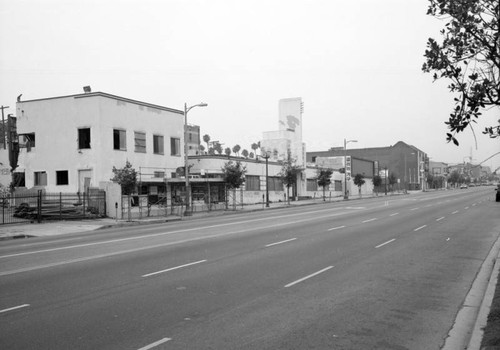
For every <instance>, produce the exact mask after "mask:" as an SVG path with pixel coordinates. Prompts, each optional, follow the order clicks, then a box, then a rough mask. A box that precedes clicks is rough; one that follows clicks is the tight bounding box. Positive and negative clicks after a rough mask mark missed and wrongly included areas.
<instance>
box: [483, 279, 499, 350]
mask: <svg viewBox="0 0 500 350" xmlns="http://www.w3.org/2000/svg"><path fill="white" fill-rule="evenodd" d="M481 350H500V274H499V276H498V280H497V285H496V288H495V295H494V296H493V302H492V303H491V310H490V313H489V315H488V322H487V323H486V327H485V328H484V336H483V340H482V342H481Z"/></svg>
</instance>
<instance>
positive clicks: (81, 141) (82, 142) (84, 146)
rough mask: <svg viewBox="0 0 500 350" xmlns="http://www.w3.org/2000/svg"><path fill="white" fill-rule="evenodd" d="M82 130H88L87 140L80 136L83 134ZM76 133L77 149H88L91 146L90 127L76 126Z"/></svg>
mask: <svg viewBox="0 0 500 350" xmlns="http://www.w3.org/2000/svg"><path fill="white" fill-rule="evenodd" d="M84 130H88V141H87V140H85V138H84V137H82V136H84V135H83V131H84ZM77 133H78V149H90V148H91V141H92V134H91V130H90V127H85V128H78V129H77ZM85 136H87V135H85ZM87 146H88V147H87Z"/></svg>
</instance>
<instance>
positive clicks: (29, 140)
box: [20, 132, 35, 152]
mask: <svg viewBox="0 0 500 350" xmlns="http://www.w3.org/2000/svg"><path fill="white" fill-rule="evenodd" d="M20 136H22V142H23V144H24V145H25V146H26V151H27V152H30V151H31V148H33V147H35V133H34V132H32V133H29V134H22V135H20Z"/></svg>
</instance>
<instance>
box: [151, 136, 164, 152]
mask: <svg viewBox="0 0 500 350" xmlns="http://www.w3.org/2000/svg"><path fill="white" fill-rule="evenodd" d="M160 141H161V142H160ZM153 154H160V155H164V154H165V138H164V137H163V135H159V134H153Z"/></svg>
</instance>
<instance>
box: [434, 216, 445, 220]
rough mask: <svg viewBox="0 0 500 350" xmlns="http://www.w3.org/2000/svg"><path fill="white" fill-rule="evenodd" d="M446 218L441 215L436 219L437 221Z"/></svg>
mask: <svg viewBox="0 0 500 350" xmlns="http://www.w3.org/2000/svg"><path fill="white" fill-rule="evenodd" d="M443 219H444V216H441V217H440V218H439V219H436V221H441V220H443Z"/></svg>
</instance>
